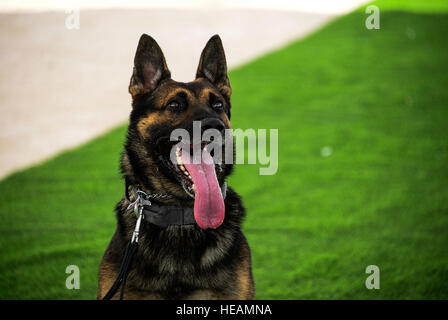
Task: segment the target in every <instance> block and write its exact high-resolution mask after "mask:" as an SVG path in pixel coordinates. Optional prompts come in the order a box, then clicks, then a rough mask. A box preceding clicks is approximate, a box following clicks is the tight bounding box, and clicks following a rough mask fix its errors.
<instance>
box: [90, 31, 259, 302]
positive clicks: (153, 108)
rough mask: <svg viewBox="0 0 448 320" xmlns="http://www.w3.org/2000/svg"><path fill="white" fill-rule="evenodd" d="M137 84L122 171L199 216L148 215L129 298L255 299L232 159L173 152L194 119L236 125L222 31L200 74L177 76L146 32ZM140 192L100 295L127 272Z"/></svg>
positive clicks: (120, 229) (111, 253)
mask: <svg viewBox="0 0 448 320" xmlns="http://www.w3.org/2000/svg"><path fill="white" fill-rule="evenodd" d="M129 92H130V94H131V95H132V111H131V115H130V121H129V126H128V132H127V140H126V143H125V148H124V151H123V153H122V157H121V171H122V174H123V176H124V178H125V179H126V180H127V181H128V182H129V185H130V186H132V187H133V188H138V189H139V190H142V191H144V192H145V193H146V194H165V195H167V196H166V197H160V198H155V199H151V203H152V204H153V205H154V204H156V205H157V206H159V208H164V207H168V206H170V207H178V208H181V209H185V208H190V210H191V212H194V219H193V223H191V224H178V225H167V226H160V225H157V224H153V223H151V222H149V221H147V220H145V219H143V221H142V222H141V229H140V237H139V242H138V246H139V247H138V251H137V252H136V254H135V256H134V258H133V260H132V263H131V266H130V268H129V273H128V277H127V281H126V285H125V293H124V297H123V298H124V299H253V298H254V297H255V287H254V281H253V277H252V269H251V256H250V248H249V245H248V243H247V240H246V238H245V236H244V235H243V233H242V231H241V223H242V221H243V218H244V216H245V209H244V207H243V205H242V202H241V198H240V197H239V196H238V194H237V193H236V192H235V191H233V190H232V189H231V188H230V187H227V184H226V182H225V180H226V177H227V176H229V175H230V174H231V172H232V170H233V165H232V164H231V163H224V164H222V163H221V164H219V163H214V162H211V163H210V162H209V163H208V164H206V163H205V161H203V162H202V163H200V164H196V165H186V164H185V166H184V165H183V163H182V162H180V163H179V160H178V163H173V161H170V150H171V148H172V146H173V143H174V142H171V141H170V139H169V137H170V133H171V132H172V131H173V130H174V129H176V128H183V129H185V130H187V131H188V132H189V133H190V134H192V130H193V121H199V122H200V123H201V124H202V125H203V126H202V127H201V129H202V130H204V129H205V128H213V129H217V130H219V132H224V131H225V129H230V128H231V125H230V96H231V92H232V89H231V87H230V82H229V78H228V75H227V63H226V58H225V54H224V49H223V46H222V43H221V39H220V38H219V36H218V35H215V36H213V37H212V38H211V39H210V40H209V41H208V42H207V44H206V46H205V48H204V50H203V51H202V54H201V58H200V61H199V66H198V69H197V73H196V79H195V80H194V81H192V82H188V83H182V82H177V81H174V80H173V79H171V74H170V71H169V70H168V67H167V64H166V62H165V58H164V55H163V53H162V50H161V49H160V47H159V45H158V44H157V43H156V41H155V40H154V39H153V38H151V37H150V36H148V35H146V34H143V35H142V36H141V38H140V41H139V43H138V47H137V52H136V54H135V59H134V70H133V74H132V77H131V81H130V85H129ZM232 143H233V141H232ZM201 148H203V150H202V149H201V150H202V151H203V152H202V155H203V156H204V154H205V155H208V156H210V154H209V153H208V151H204V150H206V148H205V147H203V145H202V144H201ZM224 152H225V151H223V154H224ZM232 153H233V151H232ZM232 157H234V155H232ZM182 159H183V156H182ZM181 161H182V160H181ZM126 192H127V190H126ZM126 192H125V193H126ZM134 200H135V195H134V197H133V196H132V195H131V196H130V199H129V198H127V197H123V198H122V199H121V201H120V202H118V204H117V206H116V216H117V220H118V223H117V228H116V231H115V234H114V235H113V237H112V240H111V241H110V243H109V246H108V248H107V250H106V252H105V254H104V257H103V259H102V261H101V264H100V270H99V288H98V294H97V298H98V299H101V298H103V297H104V296H105V295H106V293H107V292H108V290H109V289H110V288H111V286H112V284H113V283H114V280H115V278H116V277H117V275H118V273H119V269H120V265H121V262H122V260H123V256H124V255H125V250H126V247H127V245H128V243H129V241H130V239H131V237H132V234H133V231H134V228H135V225H136V220H137V219H136V216H135V214H134V211H133V209H132V207H131V208H130V206H129V204H130V202H132V201H134ZM118 296H119V295H118V294H115V295H114V296H113V298H114V299H117V298H118Z"/></svg>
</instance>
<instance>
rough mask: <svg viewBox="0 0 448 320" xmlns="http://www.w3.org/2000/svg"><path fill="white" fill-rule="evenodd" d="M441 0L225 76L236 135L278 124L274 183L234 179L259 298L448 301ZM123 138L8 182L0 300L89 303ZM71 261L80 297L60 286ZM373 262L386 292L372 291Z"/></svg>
mask: <svg viewBox="0 0 448 320" xmlns="http://www.w3.org/2000/svg"><path fill="white" fill-rule="evenodd" d="M391 3H392V5H391ZM444 3H445V2H442V1H436V2H434V4H435V5H434V6H431V5H430V4H428V2H427V1H406V2H405V1H389V0H388V1H383V2H378V3H377V5H378V6H379V7H380V10H381V29H380V30H367V29H366V28H365V25H364V21H365V19H366V17H367V15H366V14H365V13H364V11H363V10H362V9H360V10H357V11H355V12H353V13H351V14H349V15H347V16H344V17H342V18H339V19H337V20H335V21H333V22H332V23H330V24H328V25H327V26H325V27H324V28H322V29H321V30H319V31H318V32H316V33H314V34H312V35H311V36H309V37H307V38H306V39H304V40H301V41H298V42H296V43H293V44H291V45H289V46H288V47H286V48H283V49H281V50H278V51H276V52H273V53H270V54H268V55H266V56H264V57H262V58H260V59H257V60H256V61H254V62H252V63H250V64H247V65H245V66H243V67H241V68H238V69H236V70H233V71H232V72H231V74H230V79H231V83H232V87H233V92H234V93H233V97H232V106H233V109H232V124H233V127H234V128H243V129H246V128H266V129H269V128H275V129H278V130H279V143H278V145H279V169H278V172H277V174H275V175H273V176H260V175H259V174H258V169H259V166H258V165H238V166H237V168H236V170H235V173H234V175H233V176H232V178H231V179H230V185H232V186H233V187H234V189H236V190H237V191H238V192H239V193H240V194H241V195H242V197H243V199H244V204H245V206H246V208H247V211H248V216H247V219H246V221H245V223H244V231H245V233H246V235H247V237H248V240H249V243H250V245H251V248H252V259H253V272H254V277H255V283H256V288H257V298H259V299H311V298H316V299H417V298H423V299H439V298H444V299H446V298H448V232H447V231H448V169H447V164H448V90H447V87H448V76H447V71H448V61H447V58H446V57H447V52H448V44H447V41H446V33H447V32H448V10H447V6H446V5H444ZM383 4H385V6H384V8H383V7H382V5H383ZM124 137H125V126H121V127H119V128H117V129H115V130H113V131H111V132H109V133H107V134H106V135H104V136H102V137H99V138H97V139H95V140H93V141H91V142H89V143H87V144H85V145H83V146H81V147H79V148H76V149H74V150H70V151H67V152H64V153H62V154H60V155H58V156H56V157H55V158H53V159H51V160H49V161H47V162H45V163H43V164H41V165H38V166H35V167H33V168H30V169H28V170H24V171H21V172H17V173H15V174H13V175H11V176H9V177H7V178H6V179H4V180H3V181H1V182H0V234H1V236H0V298H2V299H5V298H9V299H11V298H12V299H92V298H95V294H96V287H97V271H98V265H99V262H100V260H101V257H102V254H103V252H104V250H105V248H106V246H107V244H108V242H109V240H110V238H111V236H112V234H113V232H114V229H115V217H114V213H113V208H114V205H115V203H116V202H117V201H118V200H119V199H120V198H121V196H122V189H123V188H122V181H121V179H120V176H119V173H118V159H119V154H120V152H121V150H122V146H123V141H124ZM325 147H326V148H325ZM323 148H325V150H326V151H327V152H326V154H325V153H324V155H325V156H323V155H322V154H323V153H322V149H323ZM328 150H332V152H328ZM72 264H74V265H77V266H79V268H80V272H81V288H80V290H68V289H66V287H65V279H66V277H67V274H65V269H66V267H67V266H68V265H72ZM371 264H373V265H377V266H379V268H380V271H381V289H379V290H367V289H366V287H365V279H366V277H367V276H368V275H367V274H365V268H366V266H368V265H371Z"/></svg>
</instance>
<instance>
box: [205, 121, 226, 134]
mask: <svg viewBox="0 0 448 320" xmlns="http://www.w3.org/2000/svg"><path fill="white" fill-rule="evenodd" d="M225 128H226V127H225V126H224V122H222V121H221V120H220V119H218V118H205V119H202V120H201V131H202V132H204V131H205V130H207V129H216V130H218V131H220V132H221V131H223V130H224V129H225Z"/></svg>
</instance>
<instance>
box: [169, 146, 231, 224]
mask: <svg viewBox="0 0 448 320" xmlns="http://www.w3.org/2000/svg"><path fill="white" fill-rule="evenodd" d="M208 146H209V145H208V144H207V143H202V144H201V145H200V146H199V145H180V144H177V145H176V150H175V152H176V154H175V156H176V159H175V160H176V161H175V162H174V163H173V161H169V163H170V166H171V167H172V168H173V169H174V172H175V176H176V177H177V178H178V180H180V182H181V185H182V187H183V188H184V190H185V192H186V193H187V194H188V195H189V196H191V197H192V198H194V199H195V200H194V216H195V219H196V222H197V224H198V225H199V227H201V228H203V229H207V228H212V229H216V228H218V227H219V226H220V225H221V224H222V222H223V221H224V215H225V206H224V198H223V192H222V190H221V187H220V185H219V182H218V178H217V174H216V171H221V170H223V165H222V164H221V163H215V162H214V159H213V150H211V152H210V151H209V150H208V149H209V148H208ZM195 148H196V150H195ZM173 160H174V159H173Z"/></svg>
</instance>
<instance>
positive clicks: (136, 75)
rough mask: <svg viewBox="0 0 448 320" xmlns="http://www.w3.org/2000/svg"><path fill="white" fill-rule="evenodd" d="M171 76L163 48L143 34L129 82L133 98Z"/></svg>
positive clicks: (152, 88)
mask: <svg viewBox="0 0 448 320" xmlns="http://www.w3.org/2000/svg"><path fill="white" fill-rule="evenodd" d="M170 77H171V73H170V70H168V67H167V65H166V61H165V57H164V56H163V52H162V49H160V47H159V45H158V44H157V42H156V41H155V40H154V39H153V38H151V37H150V36H148V35H147V34H143V35H142V36H141V37H140V40H139V42H138V46H137V52H136V53H135V58H134V72H133V74H132V77H131V83H130V84H129V93H130V94H131V95H132V100H135V98H136V97H137V96H139V95H143V94H145V93H148V92H151V91H152V90H154V89H155V88H156V87H157V85H158V84H159V83H160V81H162V80H163V79H167V78H170Z"/></svg>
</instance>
